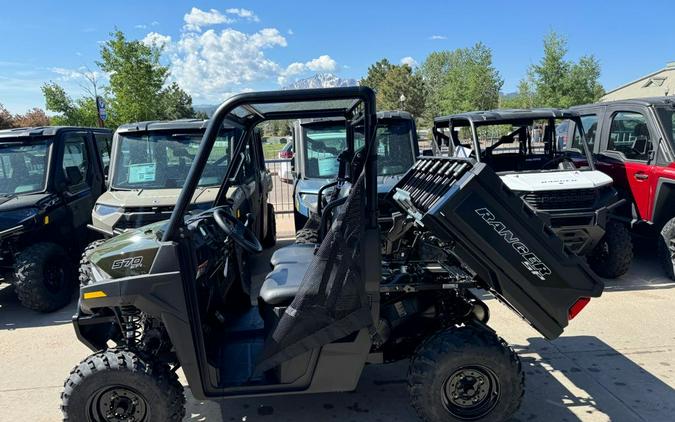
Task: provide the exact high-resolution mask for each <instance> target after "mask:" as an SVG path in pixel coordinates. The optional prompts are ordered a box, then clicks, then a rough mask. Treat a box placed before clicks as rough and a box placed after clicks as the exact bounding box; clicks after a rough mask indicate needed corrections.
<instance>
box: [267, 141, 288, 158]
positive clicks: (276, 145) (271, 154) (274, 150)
mask: <svg viewBox="0 0 675 422" xmlns="http://www.w3.org/2000/svg"><path fill="white" fill-rule="evenodd" d="M284 145H285V144H282V143H280V142H279V141H270V142H269V143H264V144H263V146H262V147H263V155H264V156H265V159H266V160H274V159H277V158H279V150H280V149H281V148H283V147H284Z"/></svg>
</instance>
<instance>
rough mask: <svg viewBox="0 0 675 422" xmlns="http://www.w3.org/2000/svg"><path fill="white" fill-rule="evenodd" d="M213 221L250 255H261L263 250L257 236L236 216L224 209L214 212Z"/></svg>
mask: <svg viewBox="0 0 675 422" xmlns="http://www.w3.org/2000/svg"><path fill="white" fill-rule="evenodd" d="M213 219H214V220H215V221H216V224H218V227H220V228H221V230H223V232H225V234H226V235H227V236H229V237H231V238H232V239H233V240H234V241H235V242H236V243H237V244H238V245H239V246H241V247H242V249H244V250H245V251H246V252H249V253H260V252H262V250H263V247H262V245H261V244H260V241H259V240H258V238H257V237H256V235H255V234H254V233H253V232H252V231H251V229H249V228H248V227H246V226H245V225H244V223H242V222H241V221H239V220H238V219H237V218H236V217H235V216H233V215H232V214H230V213H229V212H227V211H226V210H225V209H224V208H216V209H214V210H213Z"/></svg>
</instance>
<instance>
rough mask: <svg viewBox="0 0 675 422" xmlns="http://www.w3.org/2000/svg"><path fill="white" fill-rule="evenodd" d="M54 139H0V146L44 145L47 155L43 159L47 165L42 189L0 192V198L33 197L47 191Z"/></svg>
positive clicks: (50, 137) (52, 137) (47, 137)
mask: <svg viewBox="0 0 675 422" xmlns="http://www.w3.org/2000/svg"><path fill="white" fill-rule="evenodd" d="M54 138H55V136H40V137H28V138H20V137H8V138H0V144H17V145H34V144H37V143H45V146H46V148H47V153H46V157H45V159H46V160H47V163H46V165H45V171H44V175H43V182H42V189H38V190H32V191H28V192H14V193H10V192H7V193H2V192H0V196H5V197H7V196H10V197H11V196H18V195H34V194H39V193H46V192H48V191H49V188H50V181H51V174H52V162H53V160H52V158H53V154H54Z"/></svg>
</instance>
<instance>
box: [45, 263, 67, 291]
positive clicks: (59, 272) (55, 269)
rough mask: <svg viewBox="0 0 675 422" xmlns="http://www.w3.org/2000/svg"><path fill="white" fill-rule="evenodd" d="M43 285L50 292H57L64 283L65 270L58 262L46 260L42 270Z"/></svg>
mask: <svg viewBox="0 0 675 422" xmlns="http://www.w3.org/2000/svg"><path fill="white" fill-rule="evenodd" d="M42 275H43V277H44V285H45V287H46V288H47V290H49V291H50V292H51V293H58V292H59V291H60V290H61V289H62V288H63V286H65V283H66V272H65V270H64V269H63V267H62V266H61V264H59V263H58V262H54V261H48V262H47V263H46V265H45V268H44V270H43V274H42Z"/></svg>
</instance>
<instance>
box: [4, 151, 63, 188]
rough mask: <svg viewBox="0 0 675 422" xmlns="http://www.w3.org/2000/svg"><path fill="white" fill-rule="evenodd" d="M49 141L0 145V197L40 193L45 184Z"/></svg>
mask: <svg viewBox="0 0 675 422" xmlns="http://www.w3.org/2000/svg"><path fill="white" fill-rule="evenodd" d="M50 142H51V140H49V139H44V140H40V141H31V142H30V143H27V142H2V143H0V195H3V196H7V195H15V194H27V193H34V192H41V191H44V190H45V189H46V184H47V160H48V157H49V145H50Z"/></svg>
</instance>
